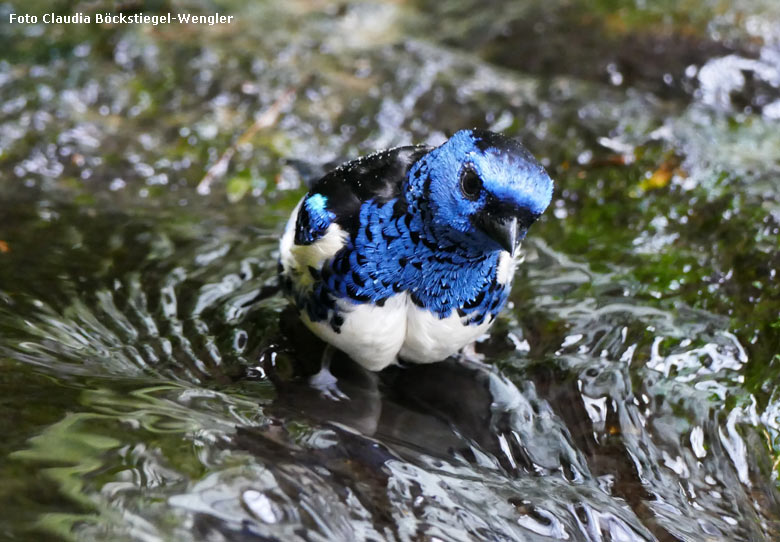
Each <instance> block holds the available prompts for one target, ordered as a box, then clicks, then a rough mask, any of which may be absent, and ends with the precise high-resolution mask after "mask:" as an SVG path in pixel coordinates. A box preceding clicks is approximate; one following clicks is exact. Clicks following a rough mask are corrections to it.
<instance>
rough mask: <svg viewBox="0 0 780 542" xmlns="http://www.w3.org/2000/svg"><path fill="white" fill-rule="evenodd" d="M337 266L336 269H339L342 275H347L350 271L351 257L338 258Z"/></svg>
mask: <svg viewBox="0 0 780 542" xmlns="http://www.w3.org/2000/svg"><path fill="white" fill-rule="evenodd" d="M335 266H336V271H338V272H339V273H341V274H342V275H346V274H348V273H349V272H350V267H349V259H347V258H339V259H338V260H336V262H335Z"/></svg>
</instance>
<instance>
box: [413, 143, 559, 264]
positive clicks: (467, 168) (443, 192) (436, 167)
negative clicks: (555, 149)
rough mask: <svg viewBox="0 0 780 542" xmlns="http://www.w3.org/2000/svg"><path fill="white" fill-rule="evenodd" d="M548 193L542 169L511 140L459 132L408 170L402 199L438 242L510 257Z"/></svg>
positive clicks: (550, 185) (547, 201)
mask: <svg viewBox="0 0 780 542" xmlns="http://www.w3.org/2000/svg"><path fill="white" fill-rule="evenodd" d="M552 190H553V181H552V179H550V176H549V175H547V172H546V171H545V170H544V168H543V167H542V165H541V164H539V162H537V161H536V159H535V158H534V157H533V156H532V155H531V153H529V152H528V151H527V150H526V149H525V147H523V146H522V145H521V144H520V143H518V142H517V141H515V140H514V139H510V138H508V137H505V136H503V135H501V134H497V133H494V132H489V131H486V130H461V131H459V132H457V133H456V134H455V135H453V136H452V137H451V138H450V139H448V140H447V141H446V142H445V143H444V144H442V145H441V146H440V147H437V148H436V149H434V150H432V151H431V152H429V153H428V154H426V155H425V156H423V157H422V158H421V159H420V160H419V161H418V162H417V163H416V164H415V165H414V166H413V167H412V169H411V170H410V172H409V178H408V180H407V183H406V198H407V201H408V202H409V205H410V207H411V208H415V207H416V208H418V209H419V211H420V213H421V215H422V216H423V219H424V221H425V222H427V226H428V229H429V231H430V233H431V234H432V235H433V236H434V237H435V238H436V239H437V240H438V241H447V242H451V243H453V244H464V243H465V244H466V245H470V246H472V247H474V248H479V249H481V250H485V249H488V250H500V249H503V250H506V251H508V252H509V253H510V254H512V255H514V253H515V251H516V250H517V247H518V246H519V245H520V241H522V240H523V238H524V237H525V235H526V232H527V230H528V228H529V227H530V226H531V224H533V222H534V221H536V219H537V218H539V216H540V215H541V214H542V212H543V211H544V210H545V209H546V208H547V206H548V205H549V204H550V199H551V198H552Z"/></svg>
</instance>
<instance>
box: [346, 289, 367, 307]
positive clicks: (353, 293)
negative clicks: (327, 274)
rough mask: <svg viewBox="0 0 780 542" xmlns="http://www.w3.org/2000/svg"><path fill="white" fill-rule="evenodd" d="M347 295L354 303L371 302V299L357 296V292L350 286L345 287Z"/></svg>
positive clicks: (360, 295) (361, 295) (365, 296)
mask: <svg viewBox="0 0 780 542" xmlns="http://www.w3.org/2000/svg"><path fill="white" fill-rule="evenodd" d="M347 295H349V297H351V298H352V299H354V300H355V301H360V302H361V303H367V302H368V301H371V298H370V297H369V296H367V295H363V294H359V293H358V292H357V290H355V287H354V286H352V285H351V284H348V285H347Z"/></svg>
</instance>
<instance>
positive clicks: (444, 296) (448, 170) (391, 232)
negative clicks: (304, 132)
mask: <svg viewBox="0 0 780 542" xmlns="http://www.w3.org/2000/svg"><path fill="white" fill-rule="evenodd" d="M552 193H553V180H552V179H551V178H550V176H549V175H548V173H547V172H546V171H545V169H544V167H543V166H542V165H541V164H540V163H539V162H538V161H537V160H536V159H535V158H534V157H533V155H532V154H531V153H530V152H529V151H528V150H527V149H526V148H525V147H524V146H523V145H522V144H521V143H520V142H519V141H517V140H516V139H514V138H510V137H507V136H504V135H502V134H499V133H496V132H491V131H488V130H482V129H476V128H475V129H466V130H460V131H458V132H456V133H454V134H453V135H452V136H451V137H450V138H449V139H447V140H446V141H445V142H444V143H443V144H441V145H440V146H438V147H432V146H429V145H408V146H401V147H395V148H392V149H388V150H384V151H378V152H375V153H373V154H370V155H367V156H364V157H362V158H357V159H355V160H352V161H349V162H347V163H345V164H343V165H341V166H339V167H337V168H335V169H333V170H332V171H330V172H328V173H326V174H325V175H324V176H322V177H321V178H320V179H319V180H317V181H315V182H314V183H313V184H312V185H311V187H310V190H309V191H308V193H306V194H305V195H304V196H303V197H302V199H301V200H300V201H299V202H298V204H297V206H296V207H295V209H294V210H293V212H292V214H291V216H290V218H289V220H288V222H287V224H286V227H285V229H284V232H283V234H282V236H281V239H280V244H279V269H280V279H281V281H280V282H281V287H282V290H283V291H284V293H285V295H286V296H287V297H288V298H289V299H290V300H291V302H292V304H293V305H294V307H295V309H296V310H297V312H298V315H299V317H300V319H301V321H302V322H303V323H304V324H305V326H306V327H308V328H309V329H310V330H311V331H312V332H313V333H314V334H315V335H316V336H318V337H319V338H320V339H322V340H323V341H324V342H325V343H327V345H328V346H327V347H326V349H325V352H324V353H323V359H322V364H321V365H322V366H321V369H320V371H319V372H318V373H317V374H315V375H314V376H313V377H312V378H311V379H310V383H311V385H312V386H313V387H315V388H317V389H319V390H321V391H322V393H323V394H324V395H326V396H328V397H330V398H333V399H340V398H345V397H346V396H345V395H344V394H343V393H341V392H340V390H339V389H338V385H337V381H336V379H335V377H334V376H333V375H332V374H331V372H330V368H329V366H330V359H331V357H332V355H333V350H334V349H338V350H340V351H342V352H344V353H345V354H347V355H348V356H349V357H350V358H351V359H352V360H354V361H355V362H357V363H358V364H359V365H361V366H363V367H364V368H366V369H368V370H369V371H380V370H382V369H384V368H385V367H387V366H389V365H393V364H397V363H399V362H402V363H433V362H438V361H442V360H444V359H446V358H448V357H450V356H452V355H454V354H456V353H457V352H458V351H459V350H461V349H462V348H463V347H464V346H466V345H468V344H470V343H472V342H473V341H474V340H475V339H476V338H477V337H479V336H480V335H482V334H484V333H485V332H486V331H487V329H488V328H489V327H490V326H491V324H492V323H493V322H494V321H495V319H496V316H497V315H498V313H499V312H500V311H501V309H502V308H503V307H504V305H505V304H506V301H507V297H508V295H509V290H510V287H511V284H512V279H513V275H514V270H515V264H516V257H517V256H518V253H519V252H518V249H519V247H520V244H521V241H522V240H523V239H524V238H525V236H526V233H527V231H528V228H529V227H530V226H531V225H532V224H533V223H534V222H535V221H536V220H537V219H538V218H539V217H540V216H541V215H542V213H543V212H544V210H545V209H546V208H547V206H548V205H549V204H550V201H551V198H552Z"/></svg>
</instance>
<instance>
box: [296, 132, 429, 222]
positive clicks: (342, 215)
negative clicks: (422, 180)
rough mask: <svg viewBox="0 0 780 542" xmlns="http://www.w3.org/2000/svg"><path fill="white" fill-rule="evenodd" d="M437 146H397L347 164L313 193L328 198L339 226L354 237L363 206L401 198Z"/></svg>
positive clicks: (319, 181)
mask: <svg viewBox="0 0 780 542" xmlns="http://www.w3.org/2000/svg"><path fill="white" fill-rule="evenodd" d="M432 149H433V147H430V146H427V145H413V146H406V147H396V148H394V149H389V150H386V151H381V152H377V153H374V154H370V155H368V156H364V157H362V158H357V159H355V160H353V161H351V162H347V163H346V164H343V165H341V166H339V167H338V168H336V169H334V170H333V171H331V172H330V173H328V174H326V175H325V176H324V177H322V178H321V179H320V180H318V181H316V182H315V183H313V185H312V187H311V190H310V192H309V193H310V194H322V195H323V196H325V197H326V198H327V208H328V210H329V211H331V212H332V213H333V214H335V215H336V219H335V221H336V223H337V224H339V225H340V226H341V227H342V228H343V229H344V230H346V231H347V232H349V233H350V234H354V232H356V231H357V229H358V227H359V221H360V207H361V205H362V204H363V203H364V202H366V201H369V200H374V201H376V202H377V203H385V202H387V201H390V200H392V199H395V198H397V197H398V196H399V195H401V188H402V186H403V182H404V179H406V176H407V174H408V173H409V169H411V167H412V166H413V165H414V164H415V163H416V162H417V161H418V160H419V159H420V158H421V157H422V156H424V155H425V154H427V153H428V152H430V151H431V150H432Z"/></svg>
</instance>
